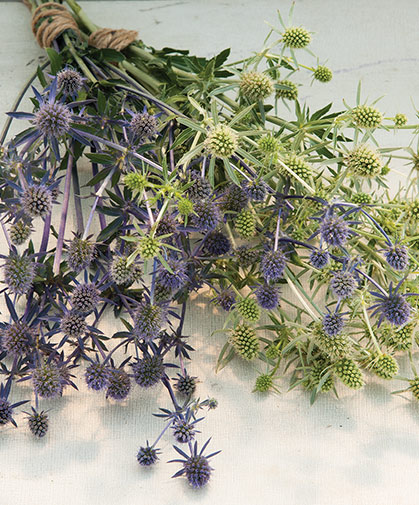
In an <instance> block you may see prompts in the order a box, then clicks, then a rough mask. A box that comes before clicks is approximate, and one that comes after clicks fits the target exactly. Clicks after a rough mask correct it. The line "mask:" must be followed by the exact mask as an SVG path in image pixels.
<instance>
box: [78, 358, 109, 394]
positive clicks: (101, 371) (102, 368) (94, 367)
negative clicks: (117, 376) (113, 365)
mask: <svg viewBox="0 0 419 505" xmlns="http://www.w3.org/2000/svg"><path fill="white" fill-rule="evenodd" d="M84 377H85V379H86V384H87V385H88V387H89V388H90V389H93V390H95V391H100V390H101V389H104V388H105V387H107V386H108V384H109V367H108V366H106V365H105V364H103V363H98V362H95V363H91V364H90V365H89V366H88V367H87V368H86V372H85V374H84Z"/></svg>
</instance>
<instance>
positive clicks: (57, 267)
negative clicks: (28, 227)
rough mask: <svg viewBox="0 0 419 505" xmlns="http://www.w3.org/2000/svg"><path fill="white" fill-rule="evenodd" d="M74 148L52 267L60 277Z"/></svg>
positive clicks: (67, 176) (65, 187)
mask: <svg viewBox="0 0 419 505" xmlns="http://www.w3.org/2000/svg"><path fill="white" fill-rule="evenodd" d="M72 147H73V146H71V147H70V150H69V151H68V160H67V171H66V175H65V183H64V198H63V203H62V211H61V222H60V229H59V231H58V238H57V248H56V251H55V256H54V265H53V267H52V270H53V272H54V274H55V275H58V274H59V272H60V263H61V256H62V253H63V246H64V234H65V226H66V223H67V215H68V204H69V201H70V187H71V173H72V170H73V153H72Z"/></svg>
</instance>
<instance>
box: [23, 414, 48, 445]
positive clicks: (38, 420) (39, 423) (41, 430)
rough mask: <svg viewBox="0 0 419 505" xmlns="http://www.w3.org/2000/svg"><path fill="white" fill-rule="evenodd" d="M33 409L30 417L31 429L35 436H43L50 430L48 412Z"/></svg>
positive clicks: (29, 424)
mask: <svg viewBox="0 0 419 505" xmlns="http://www.w3.org/2000/svg"><path fill="white" fill-rule="evenodd" d="M32 411H33V412H32V414H30V415H29V417H28V426H29V429H30V431H31V433H32V434H33V435H34V436H35V437H38V438H42V437H44V436H45V435H46V433H47V431H48V414H47V413H46V412H44V411H42V412H37V411H36V410H34V409H32Z"/></svg>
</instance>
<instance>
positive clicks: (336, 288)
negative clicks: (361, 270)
mask: <svg viewBox="0 0 419 505" xmlns="http://www.w3.org/2000/svg"><path fill="white" fill-rule="evenodd" d="M356 286H357V281H356V279H355V276H354V275H353V274H352V273H351V272H346V271H341V272H336V273H335V274H334V275H333V277H332V279H331V280H330V287H331V289H332V291H333V292H334V293H335V295H336V296H337V297H338V298H350V297H351V296H352V295H353V294H354V292H355V289H356Z"/></svg>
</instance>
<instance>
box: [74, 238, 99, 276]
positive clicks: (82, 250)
mask: <svg viewBox="0 0 419 505" xmlns="http://www.w3.org/2000/svg"><path fill="white" fill-rule="evenodd" d="M94 253H95V245H94V244H93V243H92V242H90V241H89V240H86V239H82V238H80V237H74V239H73V240H72V241H71V242H70V245H69V247H68V253H67V254H68V259H67V261H68V266H69V267H70V269H71V270H73V271H74V272H76V273H78V272H81V271H82V270H84V269H85V268H87V267H88V266H89V265H90V263H91V262H92V261H93V257H94Z"/></svg>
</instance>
